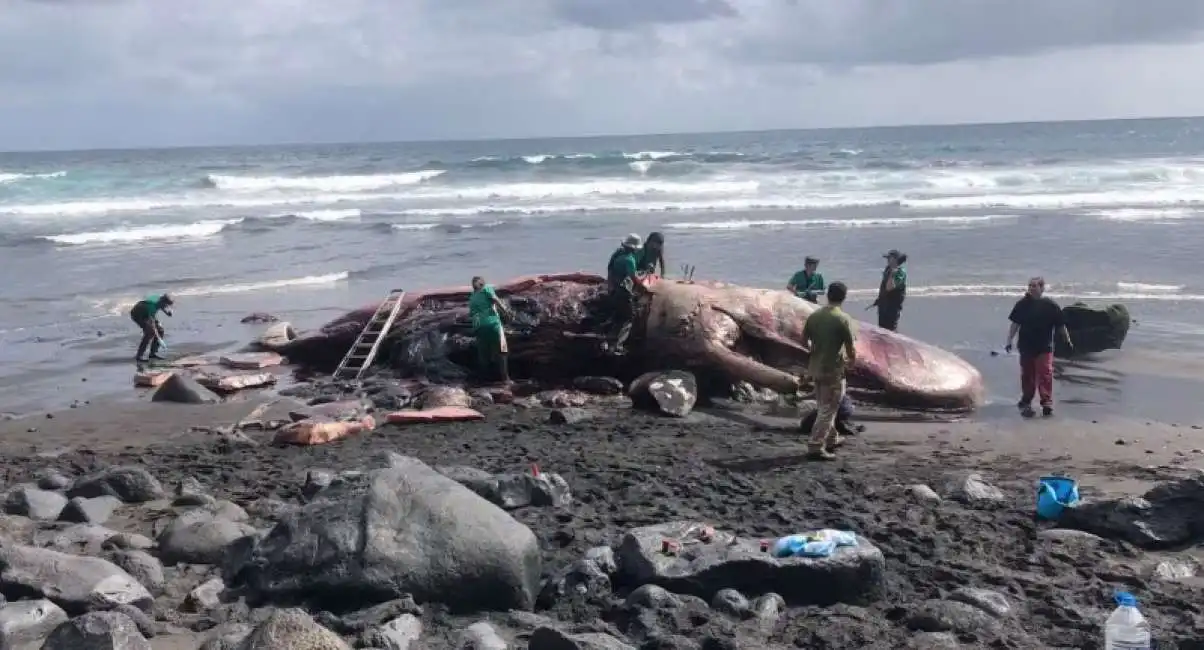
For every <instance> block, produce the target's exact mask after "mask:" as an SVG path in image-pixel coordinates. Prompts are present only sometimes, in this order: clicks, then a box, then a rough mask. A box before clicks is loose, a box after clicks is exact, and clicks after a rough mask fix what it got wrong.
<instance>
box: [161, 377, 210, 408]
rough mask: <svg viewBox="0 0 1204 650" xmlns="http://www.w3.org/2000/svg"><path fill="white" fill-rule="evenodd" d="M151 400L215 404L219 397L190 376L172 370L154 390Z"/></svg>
mask: <svg viewBox="0 0 1204 650" xmlns="http://www.w3.org/2000/svg"><path fill="white" fill-rule="evenodd" d="M151 401H152V402H175V403H177V404H216V403H217V402H218V401H220V398H219V397H218V396H217V394H216V393H214V392H213V391H211V390H209V389H208V388H205V387H204V386H202V385H200V384H198V383H197V381H196V380H195V379H193V378H192V377H189V376H187V375H184V374H181V373H178V372H173V373H172V374H171V376H170V377H168V378H167V381H165V382H163V384H162V385H161V386H159V388H158V389H156V390H155V394H154V395H152V396H151Z"/></svg>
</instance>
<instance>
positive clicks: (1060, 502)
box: [1037, 476, 1079, 519]
mask: <svg viewBox="0 0 1204 650" xmlns="http://www.w3.org/2000/svg"><path fill="white" fill-rule="evenodd" d="M1078 502H1079V483H1078V481H1075V480H1074V479H1072V478H1070V477H1068V476H1042V477H1041V479H1040V481H1039V482H1038V484H1037V518H1038V519H1057V518H1058V517H1060V516H1061V515H1062V510H1064V509H1066V508H1068V507H1071V506H1073V505H1075V504H1076V503H1078Z"/></svg>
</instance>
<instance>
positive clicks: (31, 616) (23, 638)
mask: <svg viewBox="0 0 1204 650" xmlns="http://www.w3.org/2000/svg"><path fill="white" fill-rule="evenodd" d="M66 622H67V612H64V611H63V609H62V608H61V607H59V606H58V605H55V604H54V603H52V602H50V601H49V600H22V601H20V602H16V603H8V604H7V605H4V606H3V607H0V648H2V649H3V650H13V649H15V648H20V647H22V646H24V645H26V644H33V643H36V642H38V641H41V640H42V639H44V638H46V635H48V634H50V633H51V632H52V631H54V629H55V628H56V627H58V626H60V625H62V624H63V623H66Z"/></svg>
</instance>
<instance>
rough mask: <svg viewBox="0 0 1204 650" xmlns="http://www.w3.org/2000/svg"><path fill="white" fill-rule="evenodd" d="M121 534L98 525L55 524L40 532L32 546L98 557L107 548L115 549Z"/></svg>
mask: <svg viewBox="0 0 1204 650" xmlns="http://www.w3.org/2000/svg"><path fill="white" fill-rule="evenodd" d="M119 534H120V533H118V532H117V531H115V530H112V529H109V528H105V527H104V526H98V525H96V524H68V523H55V524H51V525H48V526H45V527H43V528H42V529H41V530H38V531H37V532H36V533H34V535H33V539H32V540H31V541H32V546H36V547H38V548H49V549H53V550H56V551H60V552H63V553H74V554H77V555H80V554H82V555H97V554H99V553H100V552H101V551H103V550H104V549H105V548H106V547H115V546H116V545H117V544H116V543H115V542H114V538H116V537H117V536H118V535H119ZM127 535H128V533H127Z"/></svg>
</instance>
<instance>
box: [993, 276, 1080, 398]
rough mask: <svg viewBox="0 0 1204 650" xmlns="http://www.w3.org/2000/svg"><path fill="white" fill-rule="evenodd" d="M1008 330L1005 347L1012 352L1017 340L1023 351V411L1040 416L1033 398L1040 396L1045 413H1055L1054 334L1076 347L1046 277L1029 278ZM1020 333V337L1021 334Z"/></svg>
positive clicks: (1017, 346)
mask: <svg viewBox="0 0 1204 650" xmlns="http://www.w3.org/2000/svg"><path fill="white" fill-rule="evenodd" d="M1008 320H1010V321H1011V322H1012V325H1011V327H1010V328H1009V329H1008V342H1007V345H1005V346H1004V350H1006V351H1008V352H1011V351H1012V341H1016V348H1017V351H1018V352H1020V391H1021V394H1020V403H1019V404H1017V406H1019V407H1020V414H1021V415H1023V416H1024V417H1026V418H1031V417H1033V416H1034V415H1036V412H1035V411H1033V397H1034V395H1038V396H1040V399H1041V414H1042V415H1044V416H1046V417H1048V416H1050V415H1053V337H1054V332H1055V330H1056V331H1057V333H1058V334H1059V335H1061V336H1062V338H1064V339H1065V340H1066V346H1067V347H1068V348H1070V349H1071V350H1074V344H1073V343H1071V341H1070V332H1068V331H1067V330H1066V320H1065V319H1064V318H1063V317H1062V308H1061V307H1059V306H1058V303H1056V302H1054V301H1053V300H1052V299H1050V298H1047V297H1046V296H1045V278H1040V277H1037V278H1033V279H1031V280H1029V281H1028V291H1026V292H1025V294H1024V297H1023V298H1021V299H1020V300H1018V301H1016V305H1015V306H1014V307H1012V313H1011V314H1009V315H1008ZM1017 334H1018V335H1019V337H1017Z"/></svg>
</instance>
